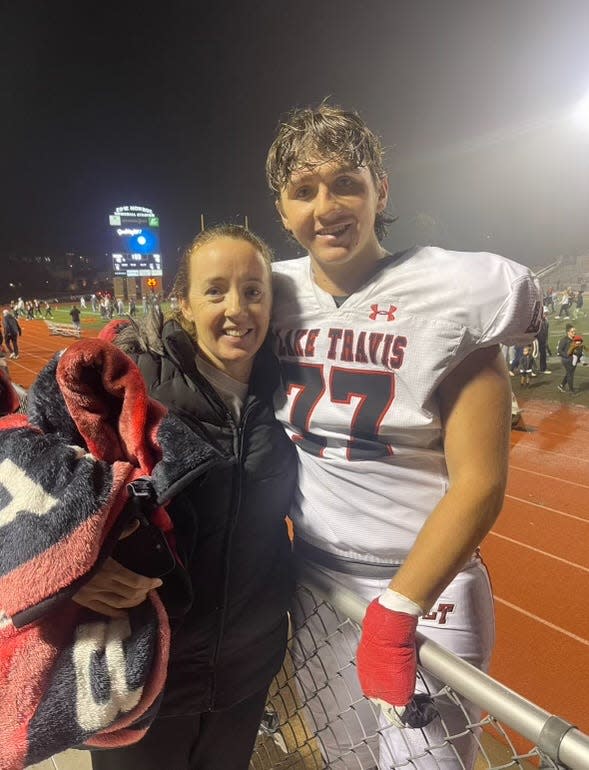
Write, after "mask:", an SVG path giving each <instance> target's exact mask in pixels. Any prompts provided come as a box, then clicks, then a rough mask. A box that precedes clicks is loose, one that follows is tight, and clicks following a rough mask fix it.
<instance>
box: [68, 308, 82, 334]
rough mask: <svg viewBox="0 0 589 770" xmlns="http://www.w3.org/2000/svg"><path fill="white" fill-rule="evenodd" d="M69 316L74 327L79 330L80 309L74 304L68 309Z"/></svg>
mask: <svg viewBox="0 0 589 770" xmlns="http://www.w3.org/2000/svg"><path fill="white" fill-rule="evenodd" d="M70 316H71V317H72V323H73V325H74V327H75V328H76V329H77V330H78V331H80V309H79V307H78V306H77V305H74V306H73V307H72V309H71V310H70Z"/></svg>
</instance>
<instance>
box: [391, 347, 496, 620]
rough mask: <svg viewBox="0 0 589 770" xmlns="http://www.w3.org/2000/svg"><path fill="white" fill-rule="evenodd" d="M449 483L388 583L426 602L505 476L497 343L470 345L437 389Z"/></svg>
mask: <svg viewBox="0 0 589 770" xmlns="http://www.w3.org/2000/svg"><path fill="white" fill-rule="evenodd" d="M439 399H440V412H441V418H442V424H443V430H444V454H445V457H446V464H447V467H448V477H449V482H450V485H449V488H448V492H447V493H446V495H445V496H444V497H443V499H442V500H441V501H440V503H439V504H438V505H437V506H436V508H435V509H434V510H433V511H432V513H431V515H430V516H429V518H428V520H427V521H426V523H425V525H424V526H423V528H422V530H421V532H420V533H419V535H418V537H417V540H416V542H415V544H414V546H413V548H412V550H411V552H410V553H409V555H408V557H407V560H406V561H405V563H404V564H403V566H402V567H401V569H400V570H399V572H398V573H397V574H396V575H395V577H394V578H393V580H392V581H391V588H392V589H393V590H395V591H398V592H399V593H401V594H403V595H404V596H407V597H408V598H410V599H412V600H413V601H414V602H416V603H417V604H419V605H420V606H421V607H422V608H423V609H424V610H428V609H429V608H430V607H431V605H432V604H433V603H434V601H435V600H436V599H437V597H438V596H439V595H440V593H441V592H442V590H443V589H444V588H445V587H446V585H448V583H449V582H450V581H451V580H452V578H453V577H454V576H455V575H456V573H457V572H458V571H459V570H460V569H461V568H462V566H463V565H464V564H465V562H466V561H467V560H468V559H469V558H470V557H471V555H472V553H473V552H474V550H475V548H476V547H477V546H478V545H479V543H480V542H481V540H482V539H483V538H484V537H485V535H486V534H487V532H488V531H489V530H490V529H491V527H492V525H493V523H494V521H495V519H496V518H497V516H498V514H499V512H500V510H501V506H502V504H503V496H504V493H505V485H506V482H507V468H508V453H509V433H510V426H511V417H510V415H511V388H510V384H509V379H508V376H507V369H506V365H505V360H504V358H503V356H502V355H501V354H500V350H499V348H498V347H497V346H494V347H491V348H484V349H482V350H477V351H475V352H474V353H471V355H470V356H468V358H466V359H465V361H464V362H463V363H462V364H460V366H458V367H457V368H456V369H455V370H454V371H453V372H452V373H451V374H450V375H448V377H447V378H446V380H445V381H444V382H443V383H442V385H441V386H440V389H439Z"/></svg>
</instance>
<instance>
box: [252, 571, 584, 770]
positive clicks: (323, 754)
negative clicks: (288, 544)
mask: <svg viewBox="0 0 589 770" xmlns="http://www.w3.org/2000/svg"><path fill="white" fill-rule="evenodd" d="M311 592H312V593H311ZM301 595H302V596H303V597H305V596H306V597H307V598H308V597H310V596H312V595H315V596H320V597H321V599H322V601H321V602H320V603H318V604H315V605H314V609H313V610H312V613H313V614H314V615H317V614H318V613H319V614H321V615H323V616H326V617H328V616H329V613H332V615H333V616H334V617H335V615H336V612H337V615H338V618H339V617H340V616H345V620H344V622H341V619H340V620H338V623H337V626H336V627H333V628H332V627H331V626H330V628H329V633H328V634H327V637H326V638H327V642H326V643H325V641H323V642H319V643H318V642H317V641H316V640H315V639H314V638H313V635H312V634H311V633H308V632H307V629H306V628H305V627H303V629H302V631H301V632H300V633H299V639H297V641H296V642H294V640H291V644H290V646H289V652H288V653H287V657H286V660H285V663H284V665H283V668H282V670H281V671H280V673H279V675H278V676H277V677H276V679H275V681H274V683H273V685H272V687H271V689H270V693H269V699H268V704H267V711H266V713H265V716H264V720H263V723H262V727H261V729H260V734H259V736H258V741H257V743H256V748H255V751H254V755H253V757H252V761H251V763H250V770H270V769H271V768H276V769H277V770H278V769H280V770H310V769H311V768H312V769H314V770H320V769H321V768H332V769H333V770H349V769H350V770H351V769H355V770H376V769H377V768H378V769H379V770H383V768H385V767H386V768H411V769H412V770H438V769H439V770H442V768H443V770H450V768H452V770H455V769H456V768H465V764H464V761H463V759H462V754H461V753H460V752H459V750H458V748H455V747H459V746H460V744H461V741H463V740H464V738H465V736H467V737H470V739H471V740H472V739H474V740H475V741H476V744H475V747H476V748H478V757H477V764H476V768H477V770H499V769H500V768H508V767H520V768H533V767H541V768H563V767H564V768H569V769H570V770H589V736H587V735H585V734H584V733H582V732H580V731H579V730H578V729H576V728H575V727H574V726H573V725H571V724H570V723H568V722H566V721H565V720H563V719H560V718H558V717H556V716H553V715H551V714H549V713H548V712H546V711H544V710H543V709H541V708H539V707H538V706H536V705H535V704H533V703H531V702H530V701H528V700H526V699H525V698H523V697H521V696H520V695H518V694H517V693H515V692H513V691H512V690H510V689H508V688H507V687H504V686H503V685H502V684H500V683H499V682H497V681H495V680H494V679H492V678H491V677H490V676H488V675H486V674H484V673H482V672H481V671H479V670H478V669H476V668H474V667H473V666H471V665H470V664H469V663H466V662H464V661H463V660H461V659H460V658H458V657H456V656H455V655H454V654H452V653H450V652H448V651H447V650H445V649H444V648H442V647H440V646H439V645H438V644H436V643H435V642H433V641H431V640H429V639H425V638H424V637H422V636H419V638H418V649H419V663H420V667H419V674H418V676H420V678H421V681H422V683H423V682H424V677H425V676H426V675H427V674H431V675H433V676H434V677H436V679H437V680H441V682H442V683H443V687H442V688H441V690H438V691H435V692H433V691H429V698H427V697H426V696H422V697H423V703H418V707H420V708H426V709H434V710H435V714H436V718H437V720H438V723H439V730H438V732H437V735H438V739H437V740H435V741H434V742H433V744H431V745H425V747H424V746H423V745H422V746H421V747H420V748H419V749H416V748H415V746H416V743H415V742H414V741H413V737H412V734H415V732H416V731H419V732H421V733H422V734H423V731H421V730H419V727H418V728H414V727H409V726H407V727H402V728H398V727H395V726H391V725H388V726H387V724H386V722H385V721H384V720H383V719H382V717H381V716H380V715H379V713H378V709H377V708H376V707H375V706H374V705H373V704H372V703H371V702H370V701H368V700H367V699H365V698H361V699H358V700H356V701H355V702H352V703H351V705H350V703H349V702H348V703H347V704H346V705H345V706H342V708H341V710H340V711H339V713H338V718H337V720H336V722H335V727H334V722H333V720H332V721H331V723H330V724H328V723H327V718H326V717H325V718H323V716H322V715H323V714H325V713H326V711H327V709H328V708H329V709H330V710H331V712H332V713H333V707H334V703H336V704H337V705H338V706H339V704H340V698H338V695H340V696H342V695H346V696H347V695H348V692H347V691H346V686H347V685H346V682H347V681H349V678H350V677H351V676H355V672H354V665H355V664H354V649H353V644H352V643H350V645H349V647H348V648H346V647H345V641H346V637H347V635H348V632H349V631H350V630H352V629H353V628H355V627H357V624H359V623H361V621H362V618H363V616H364V612H365V610H366V602H365V601H364V600H363V599H361V598H359V597H357V596H355V595H353V594H351V593H349V592H346V591H342V590H341V588H335V587H334V586H333V585H332V584H331V583H330V582H329V581H328V580H325V579H323V578H321V577H320V576H319V575H317V574H316V573H315V572H313V573H310V572H305V571H301V574H300V589H299V597H300V596H301ZM301 639H302V640H303V641H301ZM331 640H333V642H334V644H333V647H334V651H335V650H337V655H338V671H337V677H336V681H335V683H334V681H333V680H332V681H330V682H328V681H327V678H324V677H322V676H321V671H319V674H317V673H314V674H310V675H309V671H307V670H306V669H307V664H308V663H309V661H312V660H313V658H314V656H316V653H317V651H318V646H319V645H321V644H323V645H324V650H323V651H324V652H325V645H327V647H329V645H330V643H331ZM342 649H346V653H345V654H343V655H342V654H341V653H342ZM335 654H336V653H335V652H334V655H335ZM303 669H304V670H305V671H306V679H305V676H303V675H302V671H303ZM297 680H298V681H297ZM458 696H463V697H464V698H467V699H468V700H469V701H470V702H471V703H472V704H474V705H475V706H478V707H479V709H480V710H481V711H482V712H483V713H485V714H488V716H484V717H483V718H481V719H480V720H478V721H473V719H472V711H471V712H470V715H469V712H468V711H467V710H466V709H465V708H463V706H462V703H463V702H462V700H460V699H459V698H458ZM344 701H346V698H344V697H341V703H343V702H344ZM448 701H451V702H452V703H453V706H454V707H456V705H459V706H460V708H461V709H462V713H463V716H464V720H463V724H462V725H461V728H460V729H459V730H456V729H455V728H454V729H453V730H450V729H449V728H448V727H447V725H446V724H445V722H444V716H443V714H444V710H443V704H444V703H447V702H448ZM370 724H372V726H373V729H372V730H367V729H366V725H370ZM504 727H507V728H510V730H512V731H514V732H515V733H517V734H519V735H520V736H522V737H523V738H525V739H526V741H528V742H529V743H530V744H531V748H530V749H529V750H526V751H525V752H518V750H517V749H516V747H515V746H514V743H513V741H512V740H510V737H509V734H508V732H506V730H505V729H504ZM399 729H400V732H399V733H398V735H400V736H401V737H402V738H403V739H404V740H405V743H406V756H405V758H404V759H403V761H398V762H397V761H395V760H393V761H391V760H390V759H389V760H383V759H382V755H381V756H379V739H380V738H381V737H382V736H383V735H384V734H385V732H386V730H399ZM516 742H517V743H518V744H519V741H516ZM442 744H443V745H444V746H445V747H446V755H447V754H448V750H451V751H452V752H453V759H450V761H448V759H446V760H444V761H438V760H437V759H436V756H437V754H436V752H437V750H438V749H439V748H440V745H442Z"/></svg>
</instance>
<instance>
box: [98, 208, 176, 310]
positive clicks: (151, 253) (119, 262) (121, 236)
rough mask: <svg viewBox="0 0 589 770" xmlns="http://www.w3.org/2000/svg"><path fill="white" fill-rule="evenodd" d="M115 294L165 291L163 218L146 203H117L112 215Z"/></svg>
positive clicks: (134, 296)
mask: <svg viewBox="0 0 589 770" xmlns="http://www.w3.org/2000/svg"><path fill="white" fill-rule="evenodd" d="M108 222H109V225H110V229H111V234H112V240H111V242H112V268H113V289H114V295H115V297H120V298H122V299H125V300H128V299H138V298H140V297H150V296H159V295H161V294H162V290H163V284H162V278H163V271H162V255H161V251H160V236H159V226H160V222H159V217H158V216H156V215H155V214H154V212H153V211H152V209H149V208H146V207H145V206H117V208H116V209H115V210H114V212H113V213H112V214H110V215H109V218H108Z"/></svg>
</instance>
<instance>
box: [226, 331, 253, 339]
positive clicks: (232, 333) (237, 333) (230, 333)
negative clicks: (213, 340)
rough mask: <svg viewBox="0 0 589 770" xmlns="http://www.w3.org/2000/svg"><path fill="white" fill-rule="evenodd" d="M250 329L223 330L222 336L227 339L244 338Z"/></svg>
mask: <svg viewBox="0 0 589 770" xmlns="http://www.w3.org/2000/svg"><path fill="white" fill-rule="evenodd" d="M250 331H251V329H224V330H223V334H225V335H226V336H227V337H238V338H239V337H245V335H246V334H249V333H250Z"/></svg>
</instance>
